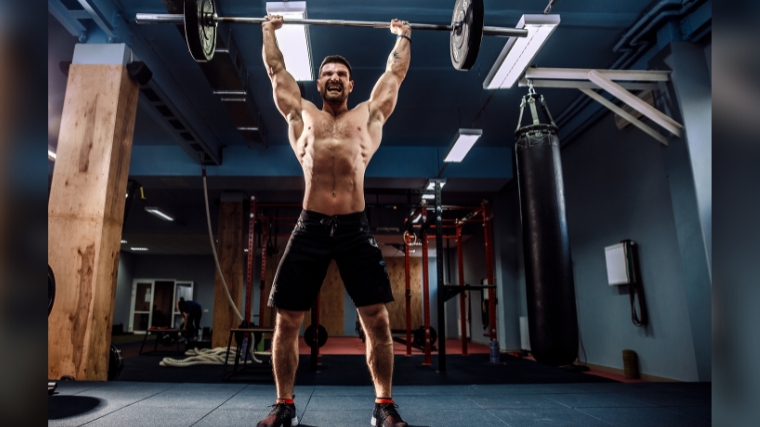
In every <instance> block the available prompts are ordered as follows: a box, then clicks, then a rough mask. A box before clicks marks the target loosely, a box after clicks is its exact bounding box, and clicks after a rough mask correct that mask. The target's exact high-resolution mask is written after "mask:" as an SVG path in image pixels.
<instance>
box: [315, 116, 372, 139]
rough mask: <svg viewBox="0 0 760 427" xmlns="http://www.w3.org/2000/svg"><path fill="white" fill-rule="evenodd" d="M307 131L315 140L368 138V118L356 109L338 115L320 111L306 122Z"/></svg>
mask: <svg viewBox="0 0 760 427" xmlns="http://www.w3.org/2000/svg"><path fill="white" fill-rule="evenodd" d="M304 124H305V125H306V129H304V131H305V133H306V134H307V135H308V136H309V137H311V138H312V139H313V140H314V141H315V142H320V141H329V140H334V141H356V142H360V141H361V140H363V139H365V138H367V137H368V136H369V135H368V133H367V118H366V117H364V115H361V114H357V113H356V112H354V111H351V112H347V113H345V114H342V115H340V116H338V117H333V116H331V115H329V114H322V113H318V114H315V115H313V116H311V117H308V118H307V120H306V121H305V123H304Z"/></svg>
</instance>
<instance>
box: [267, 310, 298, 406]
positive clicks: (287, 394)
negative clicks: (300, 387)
mask: <svg viewBox="0 0 760 427" xmlns="http://www.w3.org/2000/svg"><path fill="white" fill-rule="evenodd" d="M304 314H305V312H303V311H290V310H283V309H280V308H278V309H277V320H276V323H275V328H274V338H273V339H272V365H273V368H274V380H275V384H276V385H277V399H292V398H293V383H294V382H295V380H296V368H297V367H298V332H299V331H300V330H301V324H302V323H303V316H304Z"/></svg>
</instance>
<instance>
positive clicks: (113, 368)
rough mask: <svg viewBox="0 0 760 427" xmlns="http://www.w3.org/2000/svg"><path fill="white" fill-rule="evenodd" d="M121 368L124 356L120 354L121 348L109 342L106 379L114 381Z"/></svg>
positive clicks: (122, 367)
mask: <svg viewBox="0 0 760 427" xmlns="http://www.w3.org/2000/svg"><path fill="white" fill-rule="evenodd" d="M123 369H124V358H123V357H122V356H121V350H119V347H116V346H115V345H113V344H111V353H110V355H109V357H108V381H114V380H116V379H117V378H119V375H120V374H121V371H122V370H123Z"/></svg>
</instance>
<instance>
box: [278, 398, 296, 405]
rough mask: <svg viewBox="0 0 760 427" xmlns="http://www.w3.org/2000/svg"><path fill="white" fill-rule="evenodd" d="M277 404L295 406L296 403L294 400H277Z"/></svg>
mask: <svg viewBox="0 0 760 427" xmlns="http://www.w3.org/2000/svg"><path fill="white" fill-rule="evenodd" d="M277 403H285V404H287V405H295V401H294V400H293V399H277Z"/></svg>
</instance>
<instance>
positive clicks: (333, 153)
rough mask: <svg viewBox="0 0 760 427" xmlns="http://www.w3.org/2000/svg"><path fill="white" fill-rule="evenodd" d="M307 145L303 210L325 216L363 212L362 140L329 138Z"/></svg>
mask: <svg viewBox="0 0 760 427" xmlns="http://www.w3.org/2000/svg"><path fill="white" fill-rule="evenodd" d="M304 145H305V147H304V148H303V151H302V154H303V155H302V156H301V164H302V166H303V172H304V179H305V184H306V188H305V193H304V203H303V207H304V209H307V210H310V211H315V212H320V213H323V214H326V215H342V214H348V213H353V212H361V211H363V210H364V170H365V167H366V164H365V155H363V154H362V152H363V151H364V150H362V147H361V143H360V141H356V142H354V141H351V140H342V141H341V140H334V139H330V140H321V141H319V140H317V141H314V142H312V143H311V144H304Z"/></svg>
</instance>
